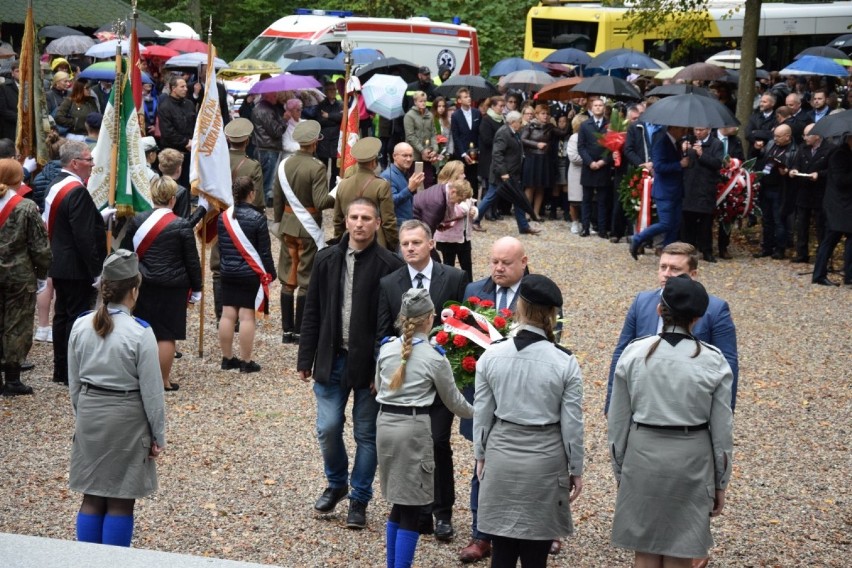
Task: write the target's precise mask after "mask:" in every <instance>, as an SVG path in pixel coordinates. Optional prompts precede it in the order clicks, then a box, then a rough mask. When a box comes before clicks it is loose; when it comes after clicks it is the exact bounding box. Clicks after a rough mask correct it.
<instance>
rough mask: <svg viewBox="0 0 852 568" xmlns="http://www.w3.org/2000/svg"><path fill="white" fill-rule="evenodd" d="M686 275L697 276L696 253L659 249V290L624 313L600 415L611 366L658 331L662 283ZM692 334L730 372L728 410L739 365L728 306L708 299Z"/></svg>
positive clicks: (687, 248)
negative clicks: (715, 350)
mask: <svg viewBox="0 0 852 568" xmlns="http://www.w3.org/2000/svg"><path fill="white" fill-rule="evenodd" d="M680 274H689V276H690V277H692V278H695V277H696V275H697V274H698V251H697V250H696V249H695V247H694V246H692V245H690V244H688V243H682V242H674V243H671V244H670V245H667V246H666V247H664V248H663V251H662V254H661V255H660V266H659V268H658V270H657V277H658V279H659V284H660V287H659V288H658V289H655V290H647V291H645V292H639V294H638V295H637V296H636V299H635V300H633V304H632V305H631V306H630V309H629V310H628V311H627V318H626V319H625V320H624V327H623V328H622V329H621V336H620V337H619V338H618V345H616V346H615V352H614V353H613V354H612V364H611V365H610V369H609V381H608V383H607V387H606V405H605V406H604V414H606V413H607V412H608V411H609V401H610V397H611V396H612V379H613V376H614V375H615V365H616V363H618V358H619V357H621V353H622V351H624V348H625V347H627V344H628V343H630V342H631V341H633V340H634V339H636V338H638V337H644V336H648V335H656V334H657V333H659V332H660V328H661V326H662V319H661V318H660V316H659V315H658V314H657V306H658V305H659V303H660V294H661V291H662V289H663V286H665V285H666V280H668V279H669V278H671V277H672V276H678V275H680ZM692 334H693V335H694V336H695V337H697V338H698V339H700V340H701V341H704V342H707V343H709V344H710V345H713V346H714V347H717V348H718V349H719V350H720V351H721V352H722V355H724V356H725V359H726V360H727V361H728V364H729V365H730V366H731V371H732V372H733V373H734V383H733V385H732V387H731V410H733V409H734V406H735V405H736V402H737V379H738V378H739V362H738V358H737V330H736V328H735V327H734V320H733V319H731V310H730V308H729V307H728V303H727V302H726V301H724V300H722V299H720V298H717V297H716V296H712V295H711V296H710V305H709V306H708V307H707V312H706V313H705V314H704V315H703V316H702V317H701V319H699V320H698V321H697V322H696V323H695V326H693V328H692Z"/></svg>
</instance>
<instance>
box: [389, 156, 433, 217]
mask: <svg viewBox="0 0 852 568" xmlns="http://www.w3.org/2000/svg"><path fill="white" fill-rule="evenodd" d="M413 162H414V148H412V147H411V144H408V143H407V142H400V143H399V144H397V145H396V146H394V149H393V163H391V165H389V166H388V167H387V169H386V170H385V171H383V172H382V173H381V176H380V177H382V178H383V179H386V180H388V182H390V185H391V195H392V197H393V210H394V213H395V214H396V226H397V227H399V226H400V225H402V224H403V223H404V222H405V221H408V220H409V219H413V218H414V212H413V208H414V194H415V193H417V190H418V188H419V187H420V185H421V184H422V183H423V180H424V179H425V177H426V176H425V175H424V174H423V172H420V173H416V174H411V176H410V177H409V175H408V174H409V171H410V170H411V164H412V163H413Z"/></svg>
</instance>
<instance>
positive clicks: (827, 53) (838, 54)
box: [793, 45, 849, 59]
mask: <svg viewBox="0 0 852 568" xmlns="http://www.w3.org/2000/svg"><path fill="white" fill-rule="evenodd" d="M805 55H816V56H817V57H828V58H829V59H848V57H849V56H848V55H846V53H845V52H843V51H841V50H839V49H837V48H836V47H830V46H828V45H816V46H814V47H809V48H807V49H805V50H803V51H800V52H799V54H798V55H797V56H796V57H794V58H793V59H799V58H800V57H804V56H805Z"/></svg>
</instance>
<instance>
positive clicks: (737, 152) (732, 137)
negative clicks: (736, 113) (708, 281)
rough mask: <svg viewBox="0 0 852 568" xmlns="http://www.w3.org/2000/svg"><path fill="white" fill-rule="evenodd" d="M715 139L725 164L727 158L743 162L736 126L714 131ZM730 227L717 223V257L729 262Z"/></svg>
mask: <svg viewBox="0 0 852 568" xmlns="http://www.w3.org/2000/svg"><path fill="white" fill-rule="evenodd" d="M716 138H718V139H719V143H720V144H722V156H723V157H724V160H725V163H727V162H728V159H729V158H736V159H737V160H740V161H744V160H745V153H744V152H743V143H742V142H741V141H740V138H739V136H737V127H736V126H727V127H725V128H720V129H719V130H717V131H716ZM728 230H730V227H729V228H728V229H726V228H725V227H724V226H723V225H722V221H721V220H720V221H719V228H718V237H717V242H718V246H719V257H718V258H724V259H725V260H730V259H732V258H734V257H733V256H731V253H729V252H728V245H730V244H731V235H730V233H728Z"/></svg>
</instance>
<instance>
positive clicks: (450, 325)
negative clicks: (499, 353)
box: [441, 309, 503, 349]
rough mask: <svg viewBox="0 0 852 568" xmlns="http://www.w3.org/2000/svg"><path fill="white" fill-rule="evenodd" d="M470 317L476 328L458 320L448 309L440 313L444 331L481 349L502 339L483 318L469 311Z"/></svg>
mask: <svg viewBox="0 0 852 568" xmlns="http://www.w3.org/2000/svg"><path fill="white" fill-rule="evenodd" d="M470 315H471V316H473V319H474V321H475V322H476V326H473V325H470V324H468V323H465V322H463V321H462V320H460V319H458V318H457V317H456V316H455V315H454V314H453V311H452V310H450V309H445V310H443V311H441V321H442V322H443V324H444V331H446V332H448V333H455V334H456V335H461V336H463V337H466V338H468V339H469V340H471V341H473V342H474V343H476V344H477V345H479V346H480V347H482V348H483V349H487V348H488V346H489V345H491V344H492V343H493V342H495V341H497V340H498V339H502V338H503V336H502V335H500V332H499V331H497V329H496V328H495V327H494V326H493V325H491V322H489V321H488V319H487V318H486V317H485V316H483V315H482V314H478V313H476V312H474V311H473V310H471V311H470Z"/></svg>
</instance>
